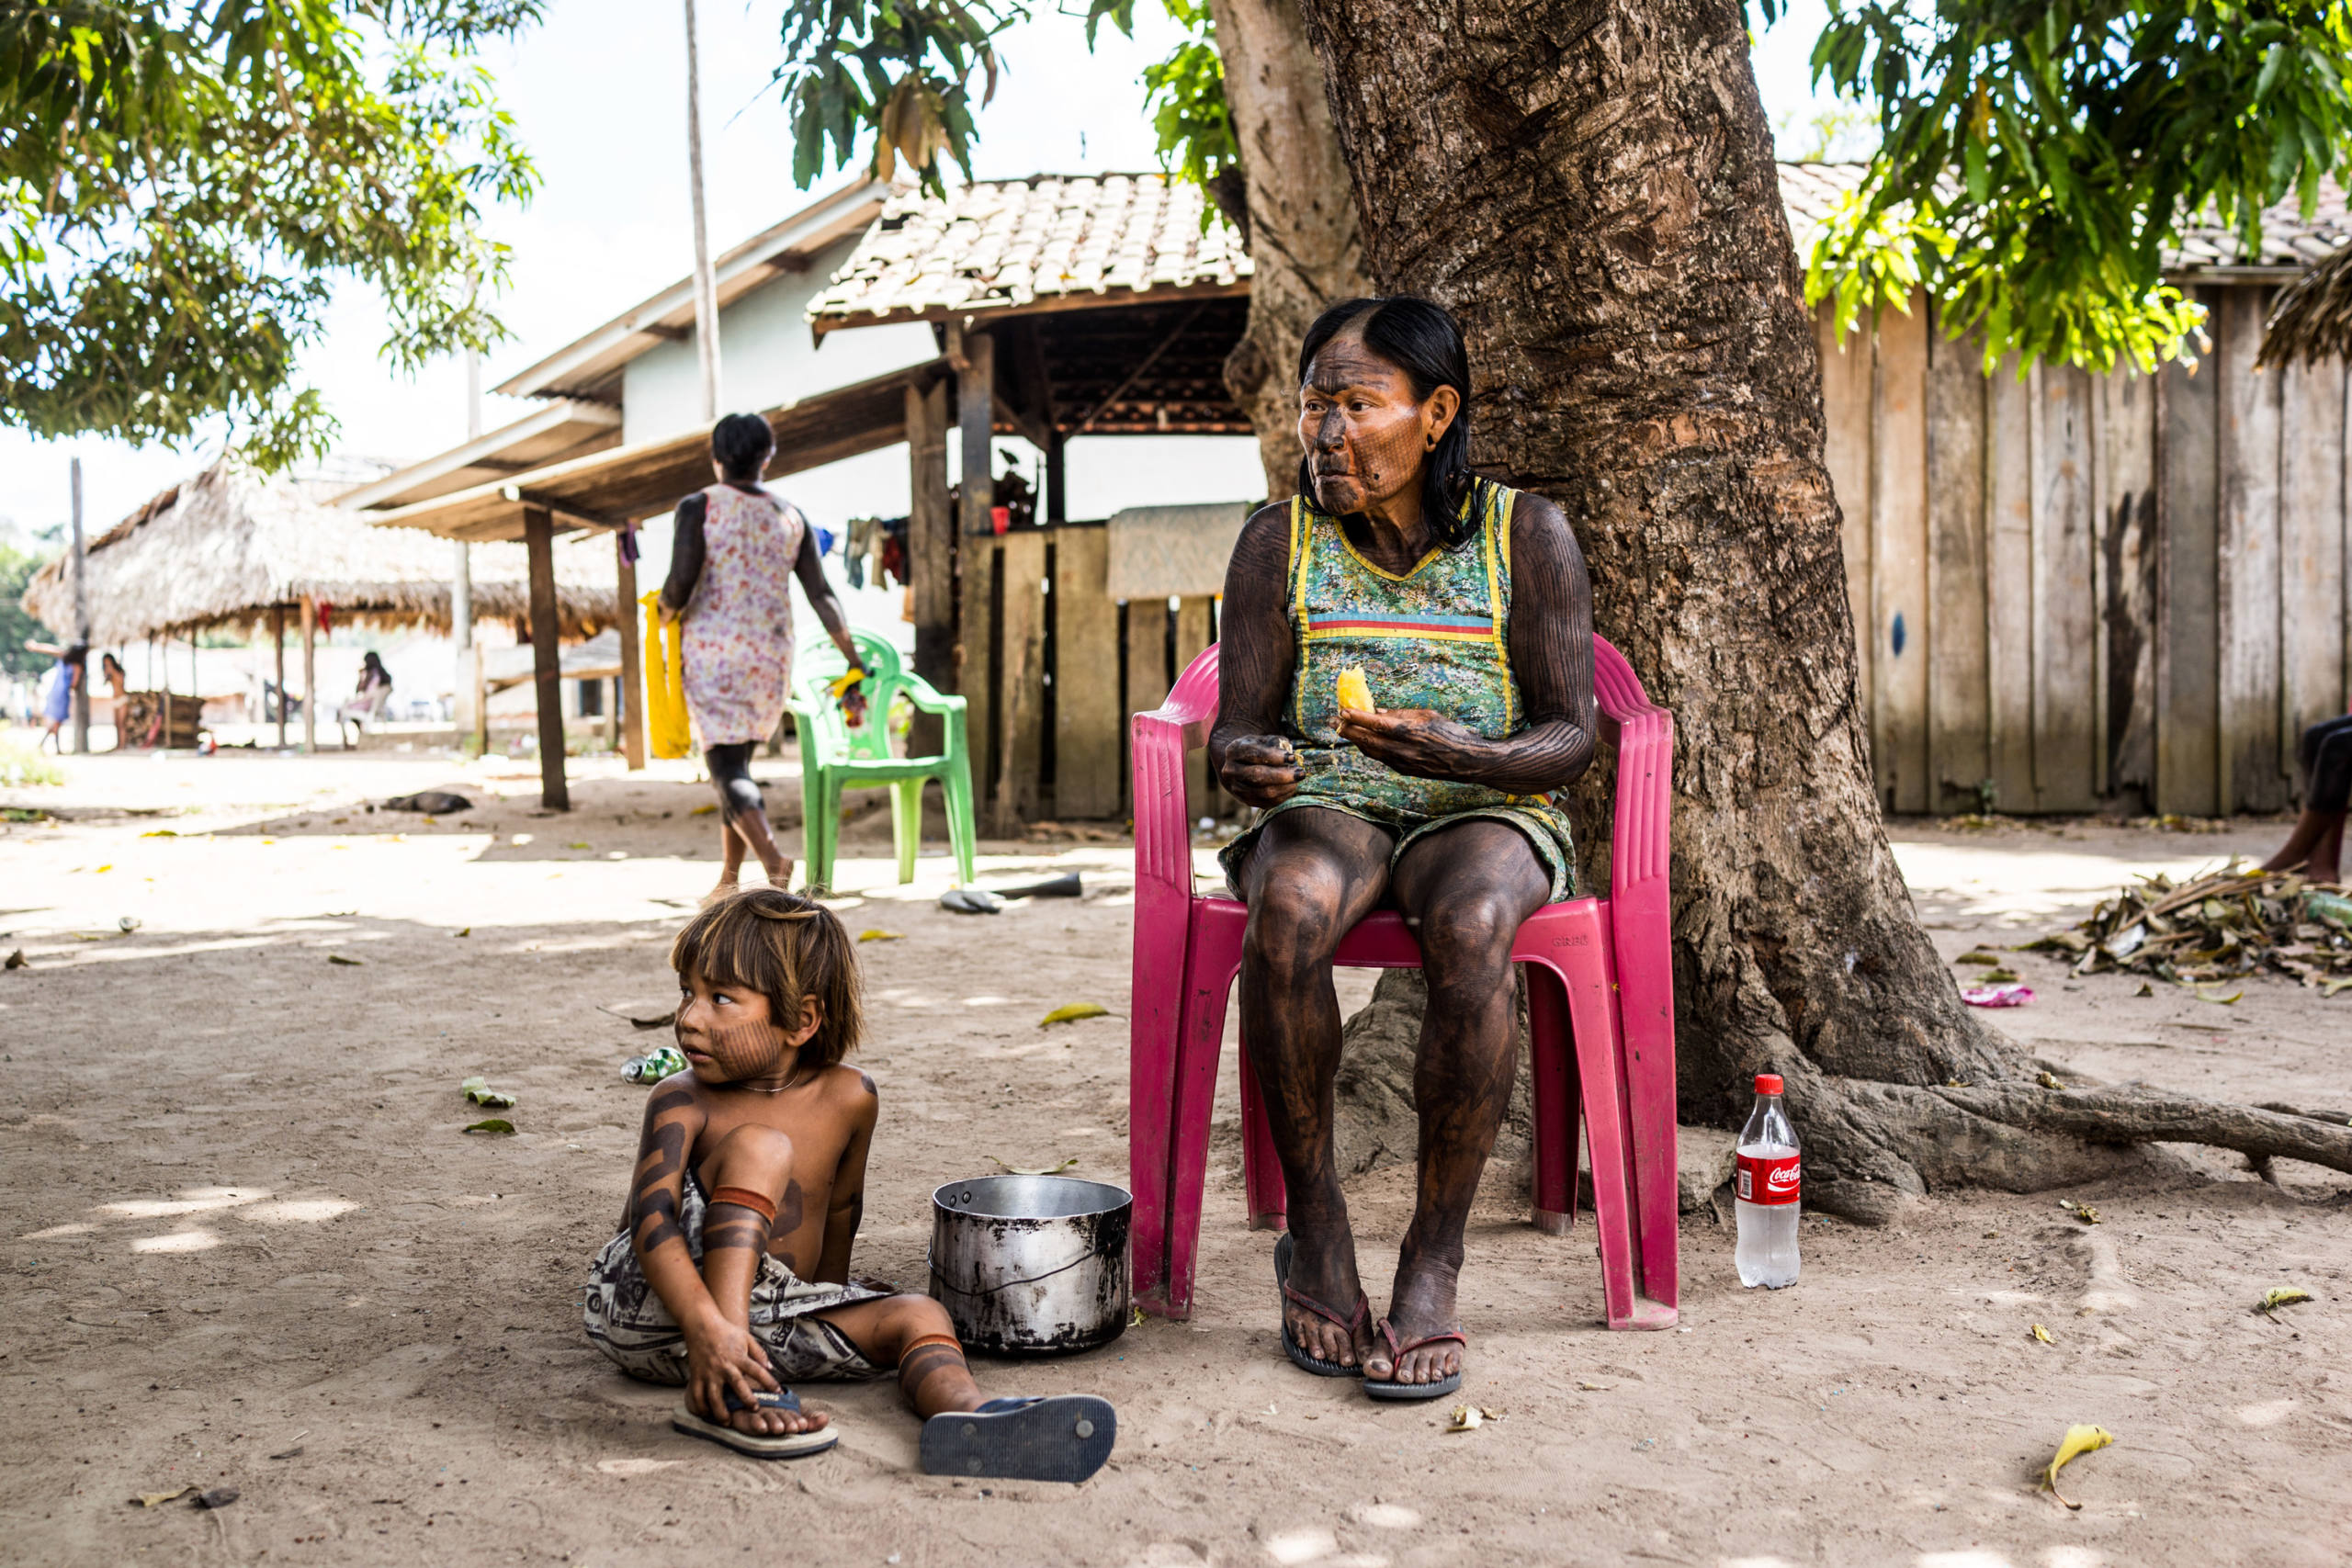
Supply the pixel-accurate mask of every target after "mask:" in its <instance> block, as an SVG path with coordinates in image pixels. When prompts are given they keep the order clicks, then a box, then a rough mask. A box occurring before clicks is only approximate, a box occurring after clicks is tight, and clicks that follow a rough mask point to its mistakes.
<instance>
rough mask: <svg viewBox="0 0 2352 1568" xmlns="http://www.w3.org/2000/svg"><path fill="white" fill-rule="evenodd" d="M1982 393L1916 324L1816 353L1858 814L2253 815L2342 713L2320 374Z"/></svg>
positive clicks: (2341, 602)
mask: <svg viewBox="0 0 2352 1568" xmlns="http://www.w3.org/2000/svg"><path fill="white" fill-rule="evenodd" d="M2196 297H2197V298H2198V299H2199V301H2200V302H2201V303H2203V304H2204V305H2205V306H2206V307H2207V309H2208V310H2210V311H2211V319H2210V320H2209V321H2208V323H2207V331H2208V333H2209V334H2210V336H2211V352H2210V353H2208V354H2207V355H2205V356H2204V359H2203V361H2202V363H2201V364H2199V366H2198V367H2196V368H2195V369H2194V370H2193V371H2192V370H2190V369H2188V368H2187V367H2181V366H2177V365H2176V366H2169V367H2165V369H2164V370H2163V371H2162V372H2160V373H2159V374H2158V375H2156V376H2154V377H2141V376H2137V375H2133V374H2131V373H2130V372H2128V371H2118V372H2116V373H2114V374H2110V375H2106V376H2094V375H2090V374H2088V373H2086V372H2084V371H2081V370H2074V369H2052V368H2041V369H2036V370H2034V371H2032V372H2030V374H2029V375H2028V376H2026V377H2025V378H2023V379H2020V378H2018V376H2017V375H2016V373H2015V371H2014V369H2011V368H2007V367H2005V368H2004V369H2003V370H2002V371H2001V372H1999V373H1996V375H1993V376H1991V377H1987V376H1985V375H1983V374H1982V373H1981V369H1980V357H1979V355H1978V353H1977V351H1976V350H1974V349H1973V348H1972V347H1971V346H1970V345H1969V344H1966V343H1953V342H1947V341H1944V340H1943V338H1942V337H1941V334H1940V333H1937V332H1935V331H1934V330H1932V328H1931V323H1930V321H1929V319H1928V310H1927V309H1926V306H1925V303H1924V301H1915V305H1914V309H1913V311H1912V313H1911V314H1910V315H1908V316H1902V315H1894V314H1889V315H1888V316H1886V317H1885V318H1884V319H1883V320H1882V321H1880V322H1879V323H1878V327H1877V330H1876V332H1875V333H1866V334H1862V335H1860V336H1856V337H1849V339H1848V341H1847V344H1846V345H1845V346H1844V347H1843V348H1842V349H1841V348H1839V346H1838V344H1837V342H1836V339H1835V335H1834V334H1833V333H1832V332H1831V331H1830V328H1829V325H1828V321H1827V318H1826V313H1825V315H1824V317H1823V319H1822V322H1821V326H1820V340H1821V351H1822V378H1823V398H1824V404H1825V408H1826V415H1827V421H1828V423H1827V457H1828V465H1829V470H1830V477H1831V480H1832V482H1833V483H1834V484H1835V486H1836V488H1837V491H1838V501H1839V502H1840V505H1841V506H1842V508H1843V510H1844V513H1845V538H1844V543H1845V555H1846V574H1847V587H1848V591H1849V594H1850V595H1851V598H1852V604H1853V611H1854V625H1855V629H1856V633H1857V641H1858V644H1859V649H1860V699H1861V700H1862V702H1863V703H1864V705H1865V707H1866V711H1867V713H1868V716H1869V721H1870V729H1871V756H1872V761H1873V767H1874V771H1875V773H1876V776H1877V784H1878V789H1879V795H1880V798H1881V799H1882V801H1883V803H1884V804H1885V805H1886V807H1887V808H1888V809H1890V810H1893V811H1901V812H1928V811H1932V812H1939V813H1940V812H1951V811H1962V810H1978V809H1993V810H1999V811H2003V812H2013V813H2035V812H2081V811H2092V810H2098V809H2102V808H2106V807H2121V808H2123V809H2127V810H2132V811H2147V810H2151V809H2153V810H2155V811H2160V812H2180V813H2185V814H2195V815H2216V814H2224V813H2228V812H2233V811H2267V810H2274V809H2277V808H2278V807H2284V806H2287V805H2289V804H2290V803H2291V802H2292V800H2293V798H2294V794H2295V790H2296V788H2297V784H2296V778H2295V761H2294V752H2295V741H2296V739H2297V737H2298V736H2299V735H2300V734H2301V729H2302V728H2303V727H2304V726H2306V725H2308V724H2311V723H2312V722H2314V721H2315V720H2317V719H2319V718H2322V717H2324V716H2328V715H2330V714H2340V713H2342V712H2344V711H2345V700H2346V695H2347V694H2352V635H2347V633H2348V632H2352V604H2347V598H2346V595H2347V590H2348V589H2352V573H2347V571H2346V557H2347V554H2348V553H2352V538H2347V508H2346V461H2347V457H2352V446H2347V443H2346V376H2345V369H2344V367H2343V366H2342V365H2341V364H2339V363H2334V362H2331V363H2329V364H2327V365H2324V366H2321V367H2309V368H2306V367H2294V368H2291V369H2288V370H2284V371H2270V372H2256V370H2255V369H2254V356H2255V353H2256V349H2257V348H2258V347H2259V345H2260V343H2261V338H2262V321H2263V318H2264V315H2265V313H2266V311H2267V308H2268V305H2269V300H2270V288H2268V286H2267V285H2262V284H2231V285H2226V286H2222V287H2218V288H2200V289H2198V290H2197V291H2196Z"/></svg>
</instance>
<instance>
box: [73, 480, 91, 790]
mask: <svg viewBox="0 0 2352 1568" xmlns="http://www.w3.org/2000/svg"><path fill="white" fill-rule="evenodd" d="M73 475H74V641H75V642H77V643H79V644H81V645H82V664H81V671H80V673H81V679H80V681H79V682H76V683H75V685H74V750H75V751H76V752H77V753H86V752H87V751H88V750H90V655H89V649H90V588H89V575H90V557H89V552H88V550H87V549H86V548H85V547H84V545H83V542H82V459H81V458H79V457H76V458H74V460H73Z"/></svg>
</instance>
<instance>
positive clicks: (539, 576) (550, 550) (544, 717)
mask: <svg viewBox="0 0 2352 1568" xmlns="http://www.w3.org/2000/svg"><path fill="white" fill-rule="evenodd" d="M523 547H524V548H525V549H526V550H527V551H528V552H529V554H530V563H531V676H532V690H533V694H534V696H535V699H536V701H537V705H538V714H539V804H540V805H541V806H544V807H547V808H548V810H549V811H569V810H571V790H570V789H569V788H568V787H567V786H566V784H565V781H564V776H563V664H562V658H563V649H562V647H561V645H560V642H559V640H558V639H559V637H560V636H561V630H560V626H559V625H558V623H557V620H556V612H555V519H554V517H553V516H551V515H550V514H549V513H548V510H547V508H545V507H543V506H526V507H525V508H524V509H523Z"/></svg>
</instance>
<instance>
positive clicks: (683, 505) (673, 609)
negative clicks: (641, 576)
mask: <svg viewBox="0 0 2352 1568" xmlns="http://www.w3.org/2000/svg"><path fill="white" fill-rule="evenodd" d="M709 505H710V503H709V502H708V500H707V499H706V498H705V497H704V495H703V493H702V492H701V491H695V493H694V494H692V495H690V496H688V497H686V499H685V500H684V501H682V502H678V518H677V524H676V527H675V530H674V532H673V534H672V536H671V539H670V575H669V576H668V577H667V578H666V579H664V580H663V581H662V610H663V611H664V612H666V613H667V614H668V615H669V616H670V618H671V619H672V620H675V619H677V618H678V617H679V616H680V615H684V614H685V613H686V605H687V604H690V603H692V601H693V599H694V596H695V583H697V582H700V581H702V557H703V543H702V519H703V513H705V512H706V511H707V510H708V508H709Z"/></svg>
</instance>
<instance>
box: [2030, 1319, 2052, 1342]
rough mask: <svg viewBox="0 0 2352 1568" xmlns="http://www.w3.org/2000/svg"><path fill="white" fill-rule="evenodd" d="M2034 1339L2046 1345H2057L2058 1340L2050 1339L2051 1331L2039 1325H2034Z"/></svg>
mask: <svg viewBox="0 0 2352 1568" xmlns="http://www.w3.org/2000/svg"><path fill="white" fill-rule="evenodd" d="M2033 1337H2035V1338H2036V1339H2039V1340H2041V1342H2042V1343H2043V1344H2044V1345H2055V1344H2056V1343H2057V1341H2056V1340H2054V1339H2052V1338H2051V1337H2050V1330H2048V1329H2046V1328H2044V1327H2042V1326H2041V1325H2040V1324H2038V1323H2037V1324H2035V1325H2033Z"/></svg>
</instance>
